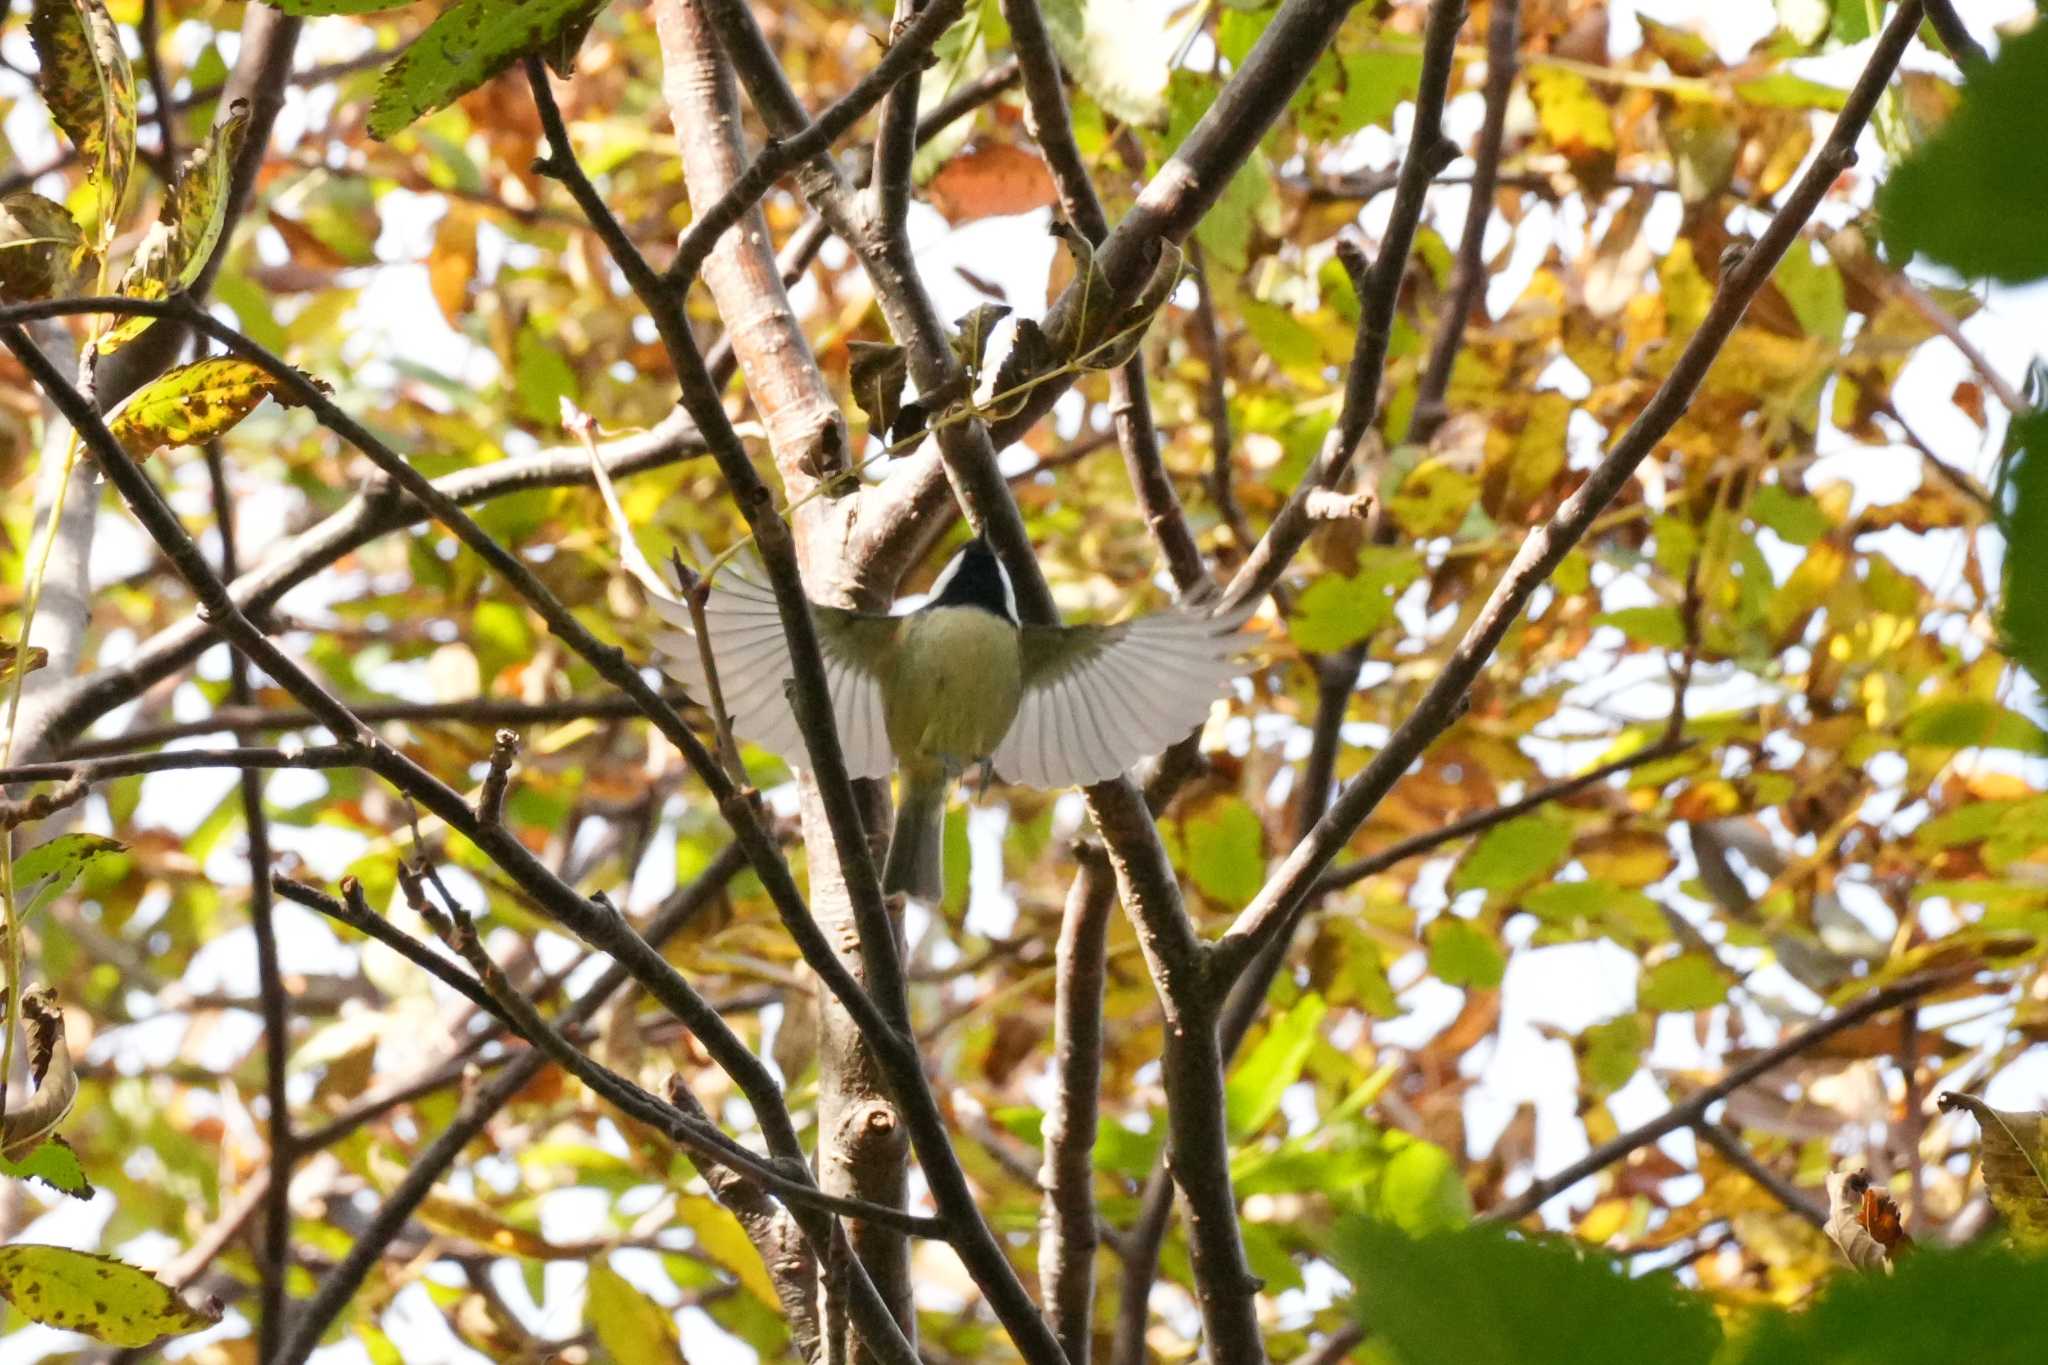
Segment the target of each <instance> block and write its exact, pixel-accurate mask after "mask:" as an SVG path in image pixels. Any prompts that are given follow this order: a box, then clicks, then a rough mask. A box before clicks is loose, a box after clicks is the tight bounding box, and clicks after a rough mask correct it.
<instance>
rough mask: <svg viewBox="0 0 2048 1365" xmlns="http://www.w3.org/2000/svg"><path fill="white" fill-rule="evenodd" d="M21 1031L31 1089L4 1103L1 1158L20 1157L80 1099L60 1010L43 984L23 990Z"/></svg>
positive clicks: (61, 1120) (55, 999)
mask: <svg viewBox="0 0 2048 1365" xmlns="http://www.w3.org/2000/svg"><path fill="white" fill-rule="evenodd" d="M21 1018H22V1027H23V1031H24V1032H26V1033H27V1035H28V1067H29V1074H30V1075H31V1076H32V1077H33V1078H34V1079H35V1093H34V1094H33V1095H31V1096H30V1097H29V1098H28V1099H27V1100H26V1101H24V1102H22V1103H20V1104H9V1105H8V1106H7V1117H6V1118H5V1119H0V1157H5V1158H7V1160H9V1161H19V1160H21V1159H22V1158H23V1157H25V1156H27V1155H28V1154H29V1153H30V1152H32V1151H34V1150H35V1149H36V1148H37V1147H38V1146H40V1145H41V1143H42V1141H43V1139H44V1138H46V1137H48V1136H49V1135H50V1134H51V1133H52V1132H54V1131H55V1130H56V1127H57V1125H58V1124H60V1123H62V1122H63V1121H64V1116H65V1115H67V1114H69V1113H70V1112H71V1104H72V1101H74V1100H76V1099H77V1098H78V1076H77V1073H75V1072H74V1071H73V1070H72V1069H71V1049H70V1048H69V1047H68V1046H67V1045H66V1044H65V1042H64V1013H63V1011H62V1010H60V1009H59V1008H58V1007H57V998H56V996H54V995H52V994H51V993H50V991H49V989H48V988H47V987H44V986H36V987H32V988H31V989H29V990H26V991H23V992H22V994H21Z"/></svg>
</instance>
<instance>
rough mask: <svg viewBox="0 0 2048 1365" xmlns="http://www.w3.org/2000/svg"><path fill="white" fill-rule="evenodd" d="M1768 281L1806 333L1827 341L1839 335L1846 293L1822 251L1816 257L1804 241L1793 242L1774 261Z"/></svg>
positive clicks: (1843, 323)
mask: <svg viewBox="0 0 2048 1365" xmlns="http://www.w3.org/2000/svg"><path fill="white" fill-rule="evenodd" d="M1771 282H1772V283H1773V284H1775V285H1777V286H1778V292H1779V293H1781V294H1783V295H1784V296H1785V301H1786V302H1787V303H1789V304H1791V305H1792V313H1793V315H1794V316H1795V317H1797V318H1798V319H1799V325H1800V326H1801V327H1804V328H1805V329H1806V332H1807V335H1809V336H1816V337H1823V338H1825V339H1827V340H1829V341H1840V340H1841V339H1842V329H1843V327H1845V326H1846V325H1847V324H1848V321H1849V303H1848V294H1847V291H1846V290H1845V288H1844V287H1843V284H1842V272H1841V270H1840V269H1838V268H1837V267H1836V265H1835V263H1834V262H1833V261H1831V260H1829V259H1828V257H1827V254H1826V253H1825V252H1822V253H1821V254H1820V256H1819V259H1817V260H1816V259H1815V255H1814V249H1813V247H1812V246H1810V245H1809V244H1808V243H1806V242H1805V241H1797V242H1794V243H1793V244H1792V249H1791V250H1789V251H1787V252H1786V253H1785V259H1783V260H1782V261H1779V262H1778V269H1777V271H1776V272H1775V273H1774V274H1773V275H1772V276H1771Z"/></svg>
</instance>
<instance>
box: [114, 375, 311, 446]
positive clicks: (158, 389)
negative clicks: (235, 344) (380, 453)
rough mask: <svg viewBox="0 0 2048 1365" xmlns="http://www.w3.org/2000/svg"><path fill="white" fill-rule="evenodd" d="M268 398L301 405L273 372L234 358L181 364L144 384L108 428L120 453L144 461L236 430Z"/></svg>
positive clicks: (123, 406)
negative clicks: (160, 452)
mask: <svg viewBox="0 0 2048 1365" xmlns="http://www.w3.org/2000/svg"><path fill="white" fill-rule="evenodd" d="M265 398H276V399H277V400H278V402H280V403H282V404H284V405H285V406H286V407H295V406H297V400H296V399H295V398H293V397H292V396H291V395H290V393H289V391H287V390H285V389H284V388H283V387H282V386H281V385H280V384H279V383H278V381H277V378H276V377H275V376H273V375H272V374H271V373H270V372H269V371H267V370H264V369H261V368H259V367H258V366H256V365H252V364H250V363H249V362H248V361H246V360H241V359H238V358H236V357H234V356H215V357H213V358H211V359H208V360H198V361H194V362H193V363H192V364H190V365H180V366H179V367H178V368H177V369H175V370H172V371H171V372H170V373H169V374H166V375H164V376H163V377H162V378H160V379H157V380H156V381H154V382H153V383H150V384H147V385H145V386H144V387H143V388H141V389H140V390H138V391H137V392H136V393H135V395H134V396H133V397H131V398H130V399H129V400H128V401H127V402H126V403H124V404H122V405H121V409H120V411H118V412H116V413H115V414H114V416H113V418H112V420H110V421H109V422H108V423H107V426H108V429H109V430H110V431H112V432H113V433H114V439H115V440H117V441H119V442H120V443H121V448H122V449H123V450H126V451H127V452H128V453H129V454H130V455H133V456H135V457H136V458H137V459H142V458H145V457H147V456H148V455H150V454H151V453H152V452H154V451H156V450H158V449H160V448H162V447H164V446H189V445H198V444H200V443H202V442H204V441H209V440H212V439H213V438H214V437H216V436H219V435H221V434H222V433H223V432H226V431H229V430H231V429H232V428H233V427H234V426H235V425H236V424H237V423H239V422H240V421H241V420H242V419H243V418H244V417H247V416H248V415H249V414H250V413H251V412H254V411H255V410H256V406H257V405H258V404H259V403H261V402H262V401H263V400H264V399H265Z"/></svg>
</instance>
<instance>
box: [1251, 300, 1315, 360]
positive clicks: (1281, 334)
mask: <svg viewBox="0 0 2048 1365" xmlns="http://www.w3.org/2000/svg"><path fill="white" fill-rule="evenodd" d="M1237 311H1238V313H1239V315H1240V316H1242V317H1243V318H1244V325H1245V327H1246V329H1247V330H1249V331H1250V332H1251V334H1252V339H1253V340H1254V341H1256V342H1258V343H1259V349H1260V350H1261V351H1263V352H1265V353H1266V354H1267V355H1268V356H1271V357H1272V359H1273V363H1274V364H1276V365H1278V366H1279V367H1280V368H1281V369H1283V370H1288V371H1291V372H1292V373H1294V374H1297V375H1306V376H1309V377H1315V376H1318V375H1320V374H1321V373H1322V370H1323V345H1322V342H1321V341H1319V340H1317V338H1316V334H1315V333H1314V332H1313V331H1311V330H1310V329H1309V328H1308V326H1307V325H1306V324H1304V323H1303V322H1302V321H1301V320H1300V319H1299V318H1297V317H1295V316H1294V314H1293V313H1291V312H1289V311H1288V310H1287V309H1285V308H1279V307H1275V306H1274V305H1273V304H1270V303H1260V302H1259V301H1258V300H1257V299H1244V300H1241V301H1240V302H1239V303H1238V305H1237Z"/></svg>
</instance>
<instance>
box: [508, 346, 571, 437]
mask: <svg viewBox="0 0 2048 1365" xmlns="http://www.w3.org/2000/svg"><path fill="white" fill-rule="evenodd" d="M512 366H513V369H512V384H513V391H514V392H515V394H516V395H517V396H518V399H519V415H520V416H522V417H524V418H525V419H526V420H527V421H529V422H531V423H533V424H534V425H535V426H539V427H553V426H554V425H555V424H557V423H558V422H560V421H561V420H562V400H563V399H564V398H568V399H572V400H573V399H574V398H575V397H576V371H575V370H573V369H571V368H570V366H569V361H568V358H567V357H566V356H564V355H563V354H562V351H561V348H560V347H558V346H556V345H555V344H554V343H553V342H551V341H549V340H548V339H547V338H546V337H544V336H542V335H541V334H540V332H539V331H538V330H537V329H535V328H532V327H526V328H522V329H521V330H520V333H519V341H518V344H517V346H516V347H515V348H514V351H513V357H512Z"/></svg>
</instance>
